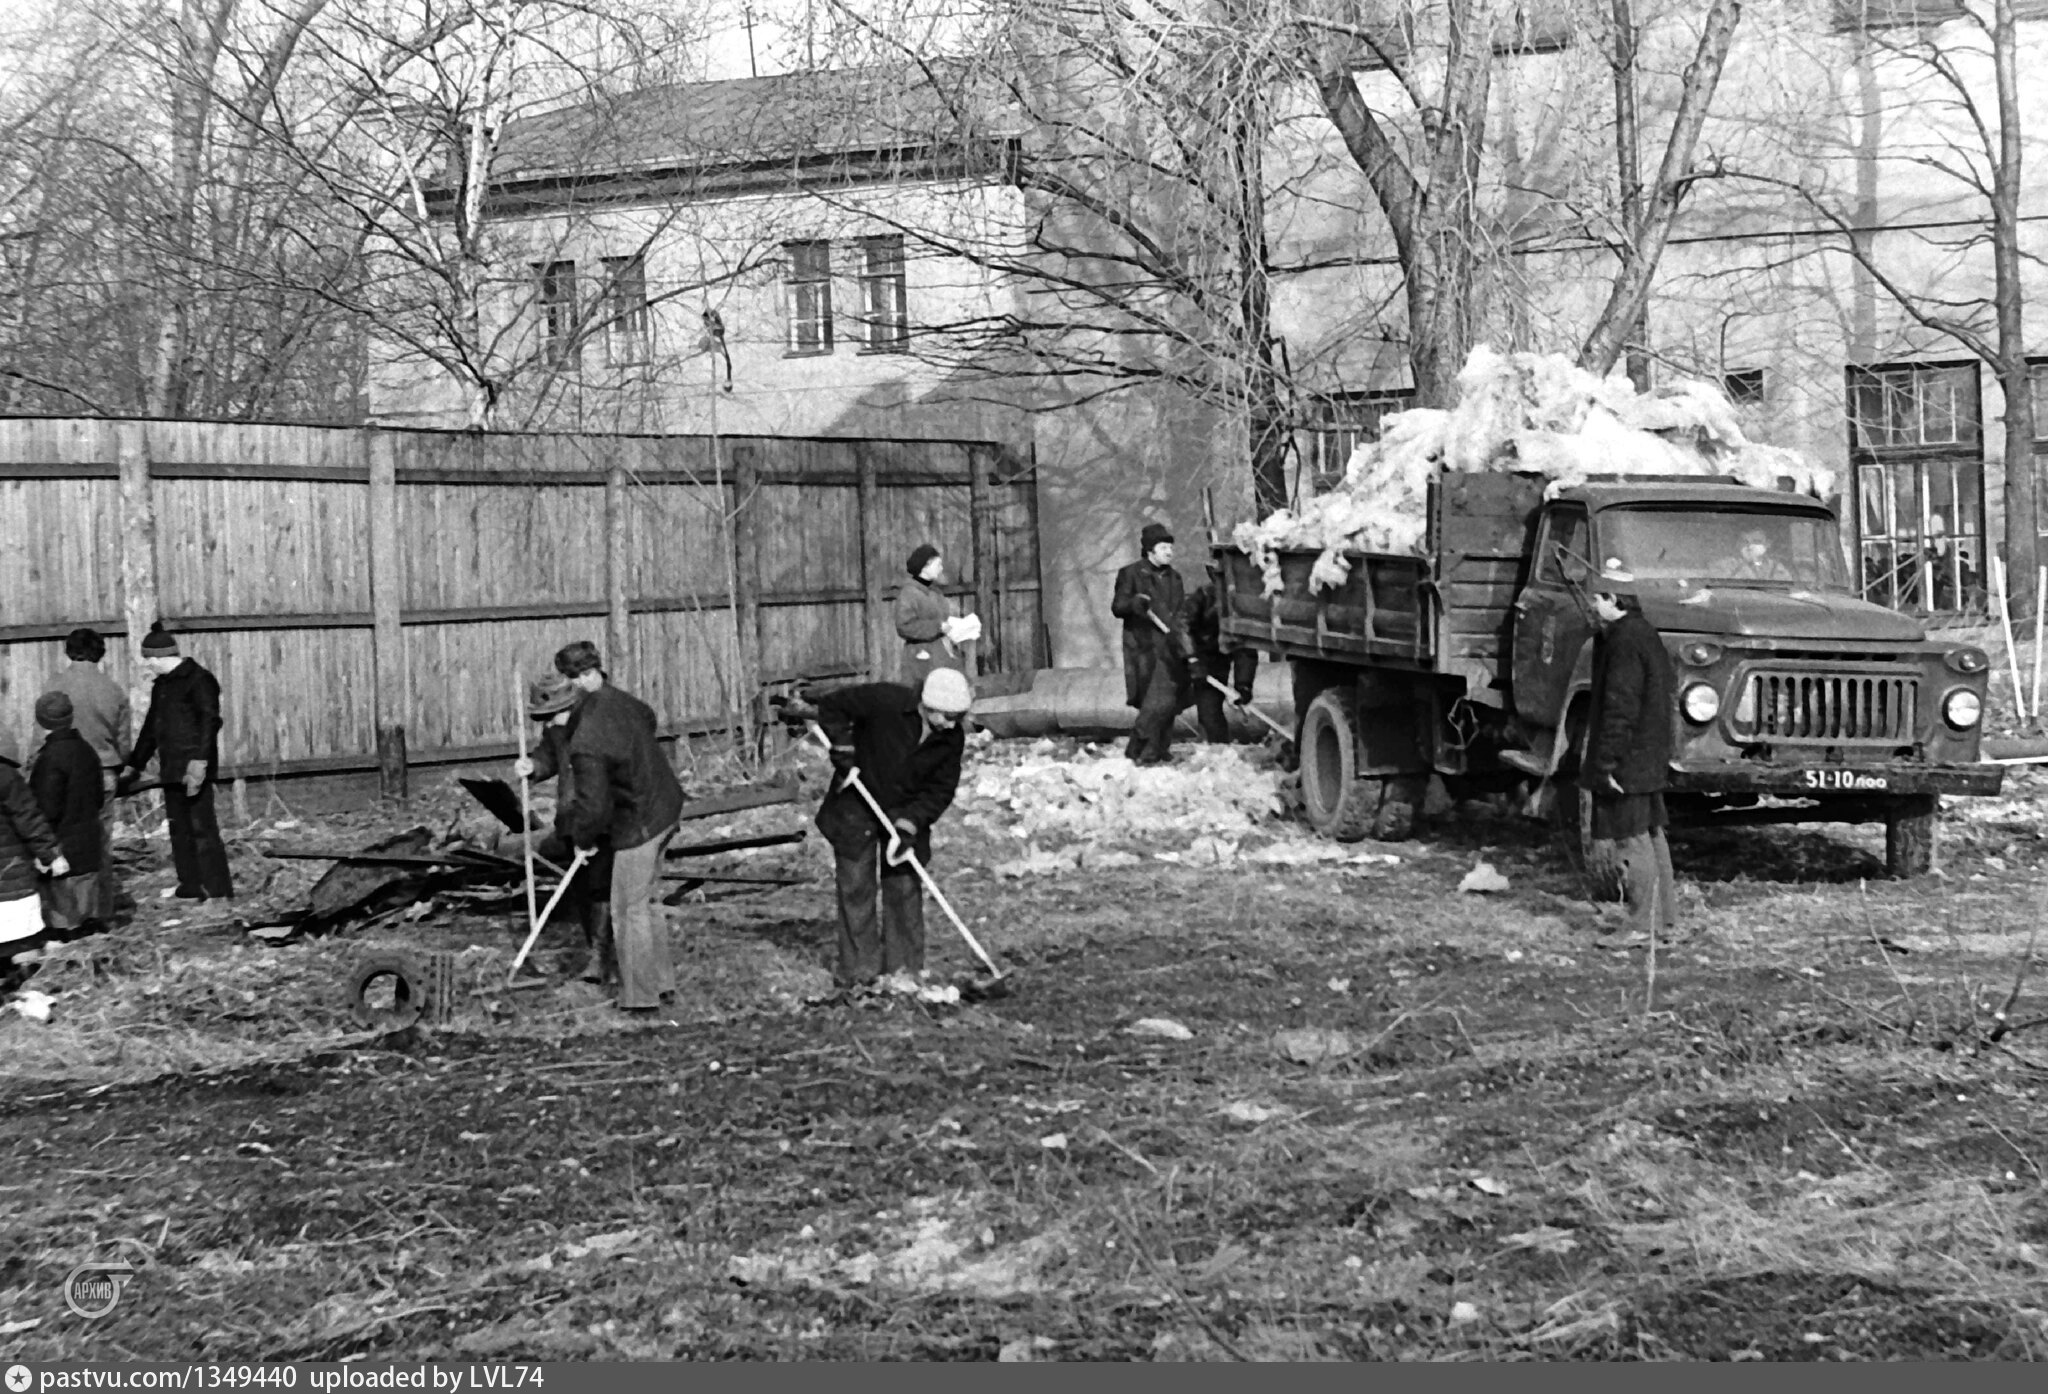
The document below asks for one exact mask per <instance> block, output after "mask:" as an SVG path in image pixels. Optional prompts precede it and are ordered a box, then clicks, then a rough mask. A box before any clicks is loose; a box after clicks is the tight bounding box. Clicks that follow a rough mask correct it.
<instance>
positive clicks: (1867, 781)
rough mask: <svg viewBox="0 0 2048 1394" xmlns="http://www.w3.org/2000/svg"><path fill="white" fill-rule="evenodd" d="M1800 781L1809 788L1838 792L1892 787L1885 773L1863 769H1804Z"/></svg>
mask: <svg viewBox="0 0 2048 1394" xmlns="http://www.w3.org/2000/svg"><path fill="white" fill-rule="evenodd" d="M1800 782H1801V783H1803V784H1804V785H1805V786H1806V787H1807V788H1809V789H1825V790H1828V791H1830V792H1836V793H1858V794H1863V793H1883V792H1884V791H1885V790H1887V789H1889V788H1891V787H1892V784H1891V780H1890V779H1889V778H1888V777H1886V776H1885V775H1881V774H1866V773H1865V772H1863V771H1862V770H1803V771H1801V772H1800Z"/></svg>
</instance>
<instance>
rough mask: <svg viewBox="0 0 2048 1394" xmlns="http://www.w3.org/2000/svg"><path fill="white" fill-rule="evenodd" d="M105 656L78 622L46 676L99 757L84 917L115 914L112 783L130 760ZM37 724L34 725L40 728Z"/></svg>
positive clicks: (123, 700)
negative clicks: (96, 838) (96, 837)
mask: <svg viewBox="0 0 2048 1394" xmlns="http://www.w3.org/2000/svg"><path fill="white" fill-rule="evenodd" d="M106 656H107V641H106V640H105V639H103V638H102V637H100V633H99V631H98V630H96V629H92V628H89V627H85V626H81V627H80V628H77V629H74V630H72V631H71V632H70V633H69V634H67V635H65V636H64V657H65V658H67V659H69V660H70V662H69V663H68V664H67V665H66V666H65V667H63V668H60V669H59V670H58V671H57V674H56V676H55V677H53V678H51V679H50V687H49V690H50V691H52V692H61V693H63V694H64V695H65V696H66V697H69V698H70V699H71V725H72V728H73V729H74V730H76V731H77V732H78V734H79V735H80V736H81V737H82V738H84V740H85V743H86V744H87V745H89V746H91V747H92V751H93V754H94V755H96V756H98V757H99V762H100V787H101V788H102V789H103V790H104V791H105V794H106V797H105V798H103V799H101V800H100V834H101V843H100V869H99V872H98V874H96V875H95V876H94V877H93V878H92V881H93V887H92V893H91V894H92V899H91V901H90V903H86V904H81V905H80V907H79V911H80V913H81V914H82V915H83V916H84V918H86V919H88V920H101V921H108V920H112V919H113V918H114V911H115V906H116V902H118V901H119V900H120V899H121V886H120V882H119V880H118V879H117V878H116V877H115V875H114V803H115V800H114V783H115V781H116V780H117V779H119V778H120V775H121V767H122V766H123V765H124V764H125V763H126V762H127V759H128V745H129V741H130V739H131V737H132V734H133V733H132V732H131V731H130V730H129V725H130V722H129V710H128V694H127V693H126V692H124V691H123V690H122V688H121V685H120V684H119V683H117V682H115V681H114V680H113V679H112V678H110V677H108V676H107V674H106V671H105V670H104V669H103V668H101V667H100V662H101V660H103V659H104V658H105V657H106ZM40 729H41V728H38V731H40ZM37 749H38V746H37V745H36V744H31V745H30V746H29V752H28V754H29V764H30V765H31V766H33V765H34V764H35V757H36V751H37Z"/></svg>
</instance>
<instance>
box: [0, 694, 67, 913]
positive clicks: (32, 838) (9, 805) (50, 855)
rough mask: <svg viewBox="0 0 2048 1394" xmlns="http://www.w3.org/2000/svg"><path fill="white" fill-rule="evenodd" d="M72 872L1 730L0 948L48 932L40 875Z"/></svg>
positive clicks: (12, 745) (10, 738) (12, 743)
mask: <svg viewBox="0 0 2048 1394" xmlns="http://www.w3.org/2000/svg"><path fill="white" fill-rule="evenodd" d="M70 874H71V866H70V864H69V863H68V862H66V861H65V860H64V849H63V847H61V846H60V845H58V842H57V834H56V833H55V832H54V831H53V830H52V829H51V827H50V820H49V819H47V818H45V817H43V811H42V810H41V809H39V808H37V807H36V799H35V795H34V794H33V793H31V792H30V791H29V787H28V781H27V780H25V779H23V778H22V777H21V747H20V746H19V745H18V744H16V743H15V739H14V737H13V735H12V734H11V733H9V732H7V731H4V730H0V947H4V946H5V945H7V944H11V943H15V942H17V941H19V940H23V939H31V938H34V937H35V936H36V935H38V934H41V933H42V932H43V907H42V902H41V899H40V898H39V897H38V896H37V894H36V878H37V877H39V876H68V875H70Z"/></svg>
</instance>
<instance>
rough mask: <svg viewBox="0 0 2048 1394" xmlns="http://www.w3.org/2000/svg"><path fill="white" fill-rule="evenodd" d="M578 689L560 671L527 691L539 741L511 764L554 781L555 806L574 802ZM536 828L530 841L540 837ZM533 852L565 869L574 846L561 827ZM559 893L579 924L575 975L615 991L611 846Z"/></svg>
mask: <svg viewBox="0 0 2048 1394" xmlns="http://www.w3.org/2000/svg"><path fill="white" fill-rule="evenodd" d="M580 695H581V694H580V692H579V690H578V689H577V687H576V685H575V684H574V683H572V682H570V681H569V679H567V678H565V677H563V676H562V675H561V674H559V673H549V674H548V675H547V676H546V677H544V678H538V679H536V680H535V681H534V683H533V685H532V686H531V687H530V688H528V689H527V693H526V714H527V715H528V716H530V717H531V718H533V720H535V721H537V722H539V723H540V724H541V731H540V743H539V744H538V745H536V746H535V747H534V750H533V753H532V754H531V755H522V756H520V757H519V759H518V760H516V761H514V762H513V765H512V773H513V774H514V775H515V776H517V777H518V778H520V779H521V780H531V781H533V782H535V783H538V782H540V781H542V780H548V779H552V780H555V781H556V783H555V807H556V808H558V809H559V808H563V807H566V806H567V805H569V804H573V803H574V802H575V801H576V800H575V794H574V792H573V791H574V789H575V775H574V773H573V772H572V771H571V768H570V765H569V754H568V751H569V718H570V716H571V714H572V713H573V712H574V710H575V707H576V699H577V697H578V696H580ZM539 836H540V834H539V833H538V831H537V830H536V831H535V832H531V833H529V834H528V837H529V840H530V839H532V838H534V837H539ZM533 850H534V854H535V855H536V856H537V857H539V858H540V859H542V860H543V861H545V862H546V863H547V864H548V865H549V866H551V867H567V866H568V865H569V863H570V861H571V860H572V859H573V858H574V856H575V848H574V847H572V846H571V845H570V843H569V839H568V837H567V836H566V835H565V834H563V833H562V832H561V831H560V830H559V829H557V830H555V831H552V832H549V833H548V834H546V836H545V837H541V838H540V840H539V841H538V842H536V843H535V844H534V848H533ZM568 882H569V884H568V886H567V888H566V890H565V891H564V892H563V895H562V904H561V913H562V915H563V917H564V918H574V919H576V920H578V921H580V922H581V924H582V926H583V942H584V945H585V948H586V950H587V952H586V954H585V955H584V962H583V964H582V965H581V967H580V968H578V969H577V970H576V971H577V972H578V973H579V974H580V976H581V978H582V981H584V982H586V983H593V984H596V985H598V986H600V987H604V988H608V989H616V988H617V987H618V985H619V962H618V955H617V953H616V952H615V951H614V949H613V945H612V907H611V894H612V858H611V851H610V849H609V848H604V849H600V850H599V851H598V852H596V853H595V854H594V855H593V856H591V857H590V858H589V859H588V860H587V861H586V862H585V863H584V865H583V866H582V867H581V868H580V869H578V870H577V871H576V872H575V873H574V874H572V875H571V876H570V877H569V878H568Z"/></svg>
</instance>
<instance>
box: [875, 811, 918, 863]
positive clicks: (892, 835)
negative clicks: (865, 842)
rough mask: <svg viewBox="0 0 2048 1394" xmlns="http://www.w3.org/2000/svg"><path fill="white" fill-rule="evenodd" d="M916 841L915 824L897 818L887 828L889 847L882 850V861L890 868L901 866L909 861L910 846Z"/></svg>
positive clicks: (906, 819)
mask: <svg viewBox="0 0 2048 1394" xmlns="http://www.w3.org/2000/svg"><path fill="white" fill-rule="evenodd" d="M916 840H917V824H915V823H913V822H911V821H910V820H909V819H908V818H898V819H897V820H896V821H895V822H894V823H893V824H891V825H890V828H889V845H888V846H887V847H885V848H883V849H882V860H884V861H886V862H887V863H889V865H890V866H902V865H903V864H904V863H905V862H907V861H909V860H910V854H911V847H910V844H911V843H913V842H915V841H916Z"/></svg>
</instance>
